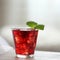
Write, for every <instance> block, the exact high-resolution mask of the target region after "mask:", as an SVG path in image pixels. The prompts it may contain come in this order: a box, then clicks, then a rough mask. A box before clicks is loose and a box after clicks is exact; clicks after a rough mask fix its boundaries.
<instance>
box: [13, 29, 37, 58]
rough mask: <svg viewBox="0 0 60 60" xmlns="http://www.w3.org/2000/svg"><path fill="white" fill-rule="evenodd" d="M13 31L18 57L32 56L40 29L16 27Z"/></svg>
mask: <svg viewBox="0 0 60 60" xmlns="http://www.w3.org/2000/svg"><path fill="white" fill-rule="evenodd" d="M12 33H13V38H14V43H15V51H16V55H17V57H32V56H33V55H34V51H35V47H36V41H37V35H38V30H36V29H31V28H14V29H13V30H12Z"/></svg>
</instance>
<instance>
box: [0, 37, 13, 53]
mask: <svg viewBox="0 0 60 60" xmlns="http://www.w3.org/2000/svg"><path fill="white" fill-rule="evenodd" d="M10 49H12V47H10V46H9V44H8V43H7V42H6V41H5V39H4V38H2V37H1V36H0V54H3V53H5V52H7V51H8V50H10Z"/></svg>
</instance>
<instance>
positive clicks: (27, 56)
mask: <svg viewBox="0 0 60 60" xmlns="http://www.w3.org/2000/svg"><path fill="white" fill-rule="evenodd" d="M16 57H19V58H31V57H33V54H32V55H20V54H17V55H16Z"/></svg>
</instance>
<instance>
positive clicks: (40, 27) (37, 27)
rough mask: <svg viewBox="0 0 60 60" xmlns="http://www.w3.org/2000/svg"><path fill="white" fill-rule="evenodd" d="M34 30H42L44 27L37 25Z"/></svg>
mask: <svg viewBox="0 0 60 60" xmlns="http://www.w3.org/2000/svg"><path fill="white" fill-rule="evenodd" d="M35 29H40V30H44V25H37V26H36V27H35Z"/></svg>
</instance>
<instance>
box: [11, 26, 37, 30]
mask: <svg viewBox="0 0 60 60" xmlns="http://www.w3.org/2000/svg"><path fill="white" fill-rule="evenodd" d="M11 29H12V30H17V29H21V30H24V29H25V30H27V29H30V30H38V29H33V28H30V27H14V28H11Z"/></svg>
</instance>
